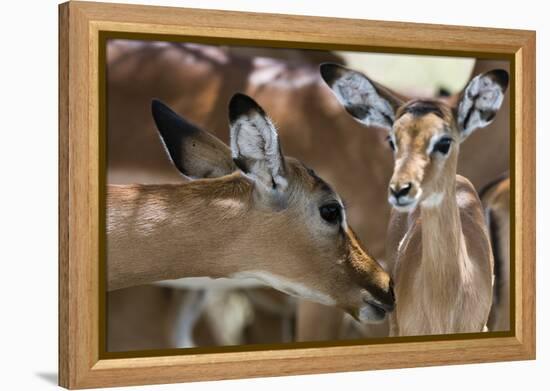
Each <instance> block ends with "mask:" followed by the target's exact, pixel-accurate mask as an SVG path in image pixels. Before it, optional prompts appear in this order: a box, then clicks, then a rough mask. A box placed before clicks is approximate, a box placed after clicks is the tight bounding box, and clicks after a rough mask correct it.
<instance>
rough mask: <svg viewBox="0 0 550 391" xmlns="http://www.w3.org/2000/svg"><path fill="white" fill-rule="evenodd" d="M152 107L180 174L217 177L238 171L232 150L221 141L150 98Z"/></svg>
mask: <svg viewBox="0 0 550 391" xmlns="http://www.w3.org/2000/svg"><path fill="white" fill-rule="evenodd" d="M151 109H152V112H153V118H154V120H155V124H156V125H157V129H158V131H159V134H160V138H161V140H162V143H163V144H164V146H165V147H166V150H167V152H168V155H169V156H170V159H171V160H172V162H173V163H174V165H175V166H176V167H177V168H178V170H179V171H180V172H181V173H182V174H183V175H185V176H188V177H191V178H217V177H220V176H224V175H228V174H231V173H232V172H233V171H235V170H237V167H236V166H235V164H234V163H233V159H232V158H231V150H230V149H229V147H228V146H227V145H225V144H224V143H223V142H222V141H221V140H219V139H218V138H216V137H215V136H213V135H212V134H210V133H209V132H207V131H205V130H201V129H200V128H198V127H197V126H195V125H193V124H192V123H190V122H188V121H186V120H185V119H184V118H183V117H180V116H179V115H178V114H176V113H175V112H174V111H172V110H171V109H170V108H169V107H168V106H166V105H165V104H164V103H162V102H161V101H159V100H153V102H152V104H151Z"/></svg>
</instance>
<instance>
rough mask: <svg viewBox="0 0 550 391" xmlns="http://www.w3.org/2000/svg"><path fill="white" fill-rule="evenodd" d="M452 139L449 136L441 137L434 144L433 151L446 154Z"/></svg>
mask: <svg viewBox="0 0 550 391" xmlns="http://www.w3.org/2000/svg"><path fill="white" fill-rule="evenodd" d="M452 142H453V140H452V139H451V138H447V137H445V138H442V139H441V140H439V141H438V142H437V143H436V144H435V145H434V149H433V151H434V152H439V153H442V154H443V155H446V154H447V153H448V152H449V148H451V143H452Z"/></svg>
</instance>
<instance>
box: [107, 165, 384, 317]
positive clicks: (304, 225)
mask: <svg viewBox="0 0 550 391" xmlns="http://www.w3.org/2000/svg"><path fill="white" fill-rule="evenodd" d="M286 165H287V173H288V179H289V187H290V196H289V197H288V201H287V204H286V205H285V206H284V207H282V208H280V209H279V210H277V209H276V208H277V206H273V205H265V204H264V201H263V200H261V199H257V198H255V197H254V194H255V193H254V191H253V190H254V183H253V182H252V181H251V180H250V179H249V178H248V177H246V176H245V175H243V174H242V173H240V172H235V173H233V174H231V175H226V176H224V177H220V178H214V179H202V180H196V181H191V182H188V183H184V184H171V185H118V186H117V185H111V186H109V187H108V196H107V210H108V216H107V235H108V240H107V249H108V258H107V267H108V270H107V272H108V289H109V290H114V289H120V288H125V287H130V286H135V285H141V284H146V283H150V282H154V281H160V280H167V279H176V278H182V277H195V276H209V277H212V278H221V277H231V276H233V275H235V274H237V273H243V272H248V271H262V272H267V273H270V274H273V275H275V276H279V277H283V278H285V279H288V280H292V281H293V282H296V283H298V284H300V285H302V286H304V287H306V288H307V289H310V290H313V291H315V292H320V293H321V294H323V295H326V296H327V297H330V298H331V299H332V300H334V302H335V304H336V305H338V306H340V307H342V308H344V309H345V310H347V311H348V312H349V313H351V314H353V315H354V316H358V313H357V311H358V310H359V308H360V307H361V306H364V305H365V303H364V300H365V291H367V292H368V294H369V295H370V296H371V297H372V298H374V299H375V300H381V301H383V302H388V299H387V297H386V298H385V297H384V296H387V295H389V294H390V293H389V291H390V284H391V283H390V278H389V275H388V274H387V273H386V272H384V271H383V269H382V268H381V267H380V266H379V265H378V263H377V262H376V261H375V260H374V259H373V258H372V257H370V256H369V255H367V254H366V253H365V252H364V251H363V249H362V248H361V246H360V245H359V243H358V241H357V239H356V238H355V235H354V234H353V232H352V231H351V229H349V228H346V227H343V228H342V229H341V231H340V232H339V233H338V234H337V235H336V234H333V233H332V232H329V233H327V232H324V231H323V229H325V228H327V227H321V228H319V226H320V225H322V223H321V222H320V221H319V217H318V210H317V206H316V205H317V204H318V202H320V201H322V200H330V199H338V196H337V194H335V193H334V192H332V190H330V189H329V188H328V187H327V186H326V185H324V186H323V185H322V184H321V183H322V182H320V181H319V179H318V178H316V177H314V176H312V175H311V174H310V173H309V171H308V170H307V168H306V167H305V166H303V164H301V163H300V162H298V161H297V160H294V159H291V158H287V159H286ZM312 200H313V201H317V202H312ZM308 202H309V203H310V204H311V208H310V209H311V210H309V209H308V208H309V205H310V204H308ZM273 208H275V210H274V209H273ZM304 211H306V212H304ZM310 212H311V213H310ZM288 293H290V294H293V293H295V292H288ZM392 300H393V299H391V300H390V301H391V302H392V303H393V301H392Z"/></svg>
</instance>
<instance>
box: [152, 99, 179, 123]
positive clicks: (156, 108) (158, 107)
mask: <svg viewBox="0 0 550 391" xmlns="http://www.w3.org/2000/svg"><path fill="white" fill-rule="evenodd" d="M151 112H152V113H153V118H154V119H155V121H157V122H158V120H159V117H160V116H161V115H163V114H164V115H166V114H172V115H173V113H174V112H173V111H172V110H171V109H170V108H169V107H168V106H167V105H166V104H164V103H163V102H162V101H160V100H159V99H153V100H152V101H151Z"/></svg>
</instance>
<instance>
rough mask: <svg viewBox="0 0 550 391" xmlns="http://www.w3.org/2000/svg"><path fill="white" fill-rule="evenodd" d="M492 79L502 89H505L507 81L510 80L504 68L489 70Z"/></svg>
mask: <svg viewBox="0 0 550 391" xmlns="http://www.w3.org/2000/svg"><path fill="white" fill-rule="evenodd" d="M489 74H490V75H491V77H492V79H493V80H494V81H495V82H496V83H497V84H498V85H499V86H500V87H501V88H502V90H503V91H506V89H507V88H508V83H509V82H510V76H509V75H508V72H506V71H505V70H504V69H494V70H492V71H490V72H489Z"/></svg>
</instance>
